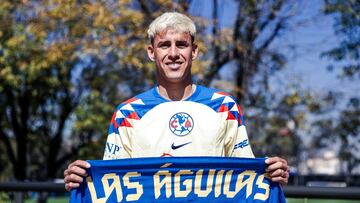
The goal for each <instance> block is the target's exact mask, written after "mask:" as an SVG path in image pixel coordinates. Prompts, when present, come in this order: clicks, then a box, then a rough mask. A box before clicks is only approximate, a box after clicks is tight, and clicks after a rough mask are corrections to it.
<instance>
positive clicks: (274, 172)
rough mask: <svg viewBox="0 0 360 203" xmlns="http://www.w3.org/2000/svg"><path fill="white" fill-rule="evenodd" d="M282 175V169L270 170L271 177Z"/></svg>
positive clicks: (283, 172)
mask: <svg viewBox="0 0 360 203" xmlns="http://www.w3.org/2000/svg"><path fill="white" fill-rule="evenodd" d="M284 175H285V171H284V170H282V169H276V170H275V171H273V172H270V176H271V177H277V176H281V177H283V176H284Z"/></svg>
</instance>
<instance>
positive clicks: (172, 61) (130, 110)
mask: <svg viewBox="0 0 360 203" xmlns="http://www.w3.org/2000/svg"><path fill="white" fill-rule="evenodd" d="M195 33H196V28H195V25H194V23H193V21H192V20H191V19H190V18H188V17H187V16H185V15H183V14H180V13H176V12H172V13H164V14H163V15H161V16H160V17H158V18H156V19H155V20H154V21H153V22H152V23H151V25H150V27H149V30H148V35H149V38H150V41H151V43H150V45H149V46H148V48H147V54H148V56H149V58H150V60H152V61H154V62H155V64H156V68H157V86H156V87H154V88H152V89H150V90H148V91H146V92H144V93H142V94H140V95H137V96H135V97H134V98H132V99H129V100H128V101H125V102H123V103H122V104H120V105H119V106H118V107H117V109H116V111H115V113H114V115H113V117H112V120H111V124H110V127H109V134H108V138H107V142H106V146H105V153H104V159H121V158H135V157H160V156H228V157H248V158H249V157H254V155H253V152H252V150H251V147H250V145H249V141H248V136H247V133H246V128H245V125H244V120H243V116H242V113H241V110H240V107H239V105H238V104H237V103H236V102H235V100H234V98H232V97H231V96H230V95H228V94H226V93H223V92H220V91H217V90H215V89H210V88H206V87H203V86H199V85H195V84H193V82H192V76H191V66H192V61H193V60H195V59H196V57H197V55H198V47H197V45H196V44H195V43H194V39H195ZM266 162H267V164H268V167H267V171H268V172H269V174H270V177H271V179H272V181H275V182H280V183H282V184H286V183H287V182H288V178H289V167H288V165H287V162H286V160H284V159H282V158H279V157H272V158H268V159H267V160H266ZM89 167H90V166H89V164H88V163H87V162H85V161H82V160H77V161H75V162H73V163H71V164H70V165H69V167H68V169H66V170H65V172H64V176H65V177H64V181H65V187H66V189H67V190H68V191H69V190H71V189H72V188H75V187H78V186H79V184H80V183H81V182H82V181H83V177H85V176H87V174H86V170H85V169H86V168H89Z"/></svg>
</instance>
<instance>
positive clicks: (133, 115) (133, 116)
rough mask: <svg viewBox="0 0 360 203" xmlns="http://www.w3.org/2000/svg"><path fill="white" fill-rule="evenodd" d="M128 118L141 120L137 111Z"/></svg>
mask: <svg viewBox="0 0 360 203" xmlns="http://www.w3.org/2000/svg"><path fill="white" fill-rule="evenodd" d="M126 118H129V119H135V120H140V118H139V116H138V115H137V114H136V112H135V111H134V112H132V113H131V114H129V115H128V116H127V117H126Z"/></svg>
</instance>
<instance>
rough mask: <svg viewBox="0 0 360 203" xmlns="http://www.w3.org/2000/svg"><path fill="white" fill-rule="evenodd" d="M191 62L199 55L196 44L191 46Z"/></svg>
mask: <svg viewBox="0 0 360 203" xmlns="http://www.w3.org/2000/svg"><path fill="white" fill-rule="evenodd" d="M191 52H192V60H195V59H196V58H197V56H198V54H199V48H198V46H197V44H193V45H192V51H191Z"/></svg>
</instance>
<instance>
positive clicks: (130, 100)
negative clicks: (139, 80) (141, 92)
mask: <svg viewBox="0 0 360 203" xmlns="http://www.w3.org/2000/svg"><path fill="white" fill-rule="evenodd" d="M136 100H138V98H136V97H133V98H131V99H128V100H126V101H125V102H124V103H125V104H128V103H131V102H133V101H136Z"/></svg>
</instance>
